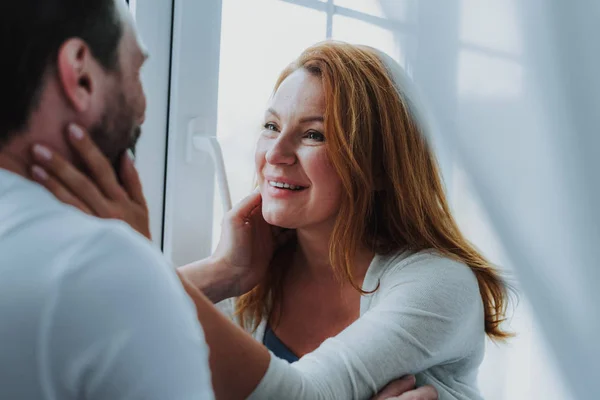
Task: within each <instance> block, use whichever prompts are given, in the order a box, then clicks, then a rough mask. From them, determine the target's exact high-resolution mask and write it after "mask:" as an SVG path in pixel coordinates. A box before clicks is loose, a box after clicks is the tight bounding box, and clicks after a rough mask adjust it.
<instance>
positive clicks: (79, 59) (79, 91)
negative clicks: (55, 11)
mask: <svg viewBox="0 0 600 400" xmlns="http://www.w3.org/2000/svg"><path fill="white" fill-rule="evenodd" d="M93 60H94V57H93V56H92V53H91V51H90V48H89V47H88V45H87V44H86V43H85V42H84V41H83V40H81V39H69V40H67V41H66V42H65V43H63V45H62V46H61V47H60V49H59V50H58V57H57V63H56V67H57V73H58V79H59V81H60V84H61V87H62V89H63V91H64V94H65V96H66V98H67V101H69V103H70V104H71V106H72V107H73V108H74V109H75V110H76V111H77V112H85V111H88V110H89V109H90V107H91V104H92V94H93V91H94V90H95V89H96V88H95V81H94V79H93V78H94V76H93Z"/></svg>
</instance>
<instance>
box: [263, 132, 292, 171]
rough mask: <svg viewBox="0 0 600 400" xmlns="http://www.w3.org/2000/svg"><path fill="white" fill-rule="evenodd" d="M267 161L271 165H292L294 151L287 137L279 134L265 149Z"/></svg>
mask: <svg viewBox="0 0 600 400" xmlns="http://www.w3.org/2000/svg"><path fill="white" fill-rule="evenodd" d="M266 159H267V162H268V163H269V164H271V165H293V164H295V163H296V152H295V148H294V146H293V143H291V142H290V141H289V140H288V138H282V137H281V136H280V137H279V138H278V139H277V140H275V141H274V142H273V144H272V146H271V148H269V149H268V150H267V154H266Z"/></svg>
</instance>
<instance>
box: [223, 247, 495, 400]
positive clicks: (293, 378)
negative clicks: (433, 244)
mask: <svg viewBox="0 0 600 400" xmlns="http://www.w3.org/2000/svg"><path fill="white" fill-rule="evenodd" d="M378 282H381V286H380V287H379V289H378V290H377V291H376V292H375V293H374V294H372V295H366V296H363V298H362V299H361V303H360V318H359V319H358V320H356V321H355V322H354V323H353V324H352V325H350V326H349V327H348V328H346V329H345V330H344V331H342V332H341V333H340V334H338V335H337V336H335V337H332V338H329V339H327V340H325V341H324V342H323V343H322V344H321V346H320V347H319V348H318V349H316V350H315V351H313V352H312V353H310V354H307V355H305V356H304V357H302V358H301V359H300V360H299V361H297V362H295V363H292V364H288V363H287V362H286V361H284V360H281V359H279V358H277V357H275V356H274V355H272V354H271V362H270V364H269V368H268V370H267V373H266V374H265V376H264V377H263V379H262V380H261V382H260V384H259V385H258V387H257V388H256V389H255V390H254V392H253V393H252V395H251V396H250V398H251V399H290V400H293V399H302V400H304V399H307V400H321V399H322V400H337V399H344V400H346V399H369V398H370V397H371V396H372V395H374V394H375V393H376V392H377V391H378V390H380V389H381V388H383V387H384V386H385V385H386V384H387V383H388V382H390V381H392V380H394V379H397V378H399V377H401V376H403V375H406V374H416V377H417V384H418V385H424V384H430V385H433V386H435V387H436V389H437V390H438V392H439V398H440V400H447V399H460V400H463V399H481V398H482V397H481V395H480V394H479V391H478V388H477V370H478V367H479V365H480V363H481V361H482V359H483V356H484V351H485V331H484V316H483V303H482V300H481V295H480V293H479V286H478V284H477V280H476V278H475V275H474V274H473V272H472V271H471V270H470V268H468V267H467V266H466V265H464V264H461V263H458V262H455V261H453V260H450V259H448V258H445V257H441V256H439V255H436V254H435V253H433V252H420V253H416V254H414V253H412V254H411V253H408V252H404V253H400V254H393V255H388V256H380V255H376V256H375V258H374V259H373V261H372V262H371V265H370V266H369V269H368V271H367V274H366V277H365V280H364V284H363V289H365V290H367V291H370V290H373V289H375V287H377V284H378ZM232 306H233V299H230V300H227V301H225V302H224V303H222V304H221V305H220V308H221V309H223V310H224V311H225V312H226V313H228V314H229V315H230V316H231V315H232V311H233V307H232ZM265 325H266V320H263V321H262V322H261V324H260V326H259V329H258V330H257V331H256V332H255V333H254V334H253V335H254V337H255V338H256V339H257V340H259V341H261V342H262V339H263V336H264V331H265Z"/></svg>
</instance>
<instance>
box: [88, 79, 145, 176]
mask: <svg viewBox="0 0 600 400" xmlns="http://www.w3.org/2000/svg"><path fill="white" fill-rule="evenodd" d="M110 100H112V101H110ZM110 100H109V101H107V102H106V104H107V105H106V110H105V112H104V114H103V116H102V118H101V119H100V122H98V123H97V124H96V125H94V126H92V128H91V129H90V137H91V138H92V140H93V141H94V143H96V146H98V148H99V149H100V151H101V152H102V153H103V154H104V155H105V156H106V157H107V158H108V160H109V161H110V163H111V165H112V166H113V169H114V171H115V174H116V175H117V177H119V172H120V170H121V158H122V157H123V154H124V153H125V152H126V151H127V150H131V151H132V152H133V153H134V154H135V147H136V144H137V141H138V139H139V137H140V134H141V127H140V126H139V125H137V124H136V123H135V115H134V112H133V110H132V108H131V107H130V106H129V104H127V101H126V99H125V95H124V93H123V92H122V91H120V92H119V94H118V95H117V96H114V97H113V98H112V99H110Z"/></svg>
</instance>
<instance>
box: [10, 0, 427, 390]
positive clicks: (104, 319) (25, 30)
mask: <svg viewBox="0 0 600 400" xmlns="http://www.w3.org/2000/svg"><path fill="white" fill-rule="evenodd" d="M0 54H2V61H0V63H1V64H0V65H2V70H1V71H0V72H1V74H0V80H1V81H2V91H0V99H1V100H0V254H1V257H2V258H1V260H2V262H1V263H0V341H1V343H2V346H0V398H2V399H5V398H6V399H78V398H86V399H91V400H98V399H101V400H104V399H111V400H119V399H151V400H152V399H212V398H214V394H213V392H212V389H211V381H210V373H209V370H208V351H207V349H206V344H205V341H204V336H203V332H202V330H201V328H200V326H199V324H198V321H197V319H196V315H195V310H194V307H193V304H192V303H191V302H190V300H189V298H188V297H187V296H186V294H185V291H184V290H183V287H182V286H181V282H180V281H179V280H178V278H177V276H176V274H175V273H174V271H173V269H172V268H171V266H170V265H169V264H168V263H167V262H166V261H165V260H164V258H163V257H162V255H161V254H159V253H158V252H157V251H156V250H155V249H154V248H153V247H152V246H151V245H150V243H149V242H148V241H147V240H146V239H145V238H144V237H143V236H142V235H139V234H137V233H135V232H134V231H133V230H132V229H131V228H130V227H129V226H128V225H125V224H123V223H119V222H117V221H115V220H101V219H97V218H94V217H91V216H88V215H86V214H85V213H82V212H80V211H78V210H77V209H76V208H72V207H68V206H66V205H64V204H63V203H61V202H59V201H57V200H56V199H55V198H54V197H53V196H52V194H51V193H50V192H48V191H47V190H46V189H44V188H43V187H42V186H39V185H37V184H35V183H33V182H31V180H30V179H29V178H35V177H37V178H38V180H40V179H39V178H43V176H44V174H46V172H44V170H42V169H40V168H39V167H37V168H36V167H34V168H31V169H30V168H29V167H28V166H29V165H32V164H34V163H33V155H34V154H35V155H36V157H37V158H38V159H39V158H40V157H41V158H52V157H53V154H59V155H60V156H62V157H63V158H65V159H67V160H69V161H71V162H73V163H74V164H75V165H77V166H78V167H79V168H80V169H81V170H82V171H84V172H86V173H90V174H93V172H91V171H87V170H86V167H85V166H84V165H83V163H82V162H81V160H78V159H77V157H75V156H74V154H73V152H72V151H71V149H70V147H69V145H68V143H69V140H67V136H66V135H65V134H64V132H65V131H67V127H68V126H69V127H71V129H70V135H71V136H72V137H73V138H75V139H77V138H78V137H80V135H81V130H80V129H73V128H72V127H73V125H72V123H76V124H78V125H79V126H81V127H83V128H84V129H86V130H87V131H88V132H89V133H90V135H91V137H92V139H93V141H94V142H95V143H96V144H97V146H98V147H99V148H100V149H101V150H102V152H103V153H104V155H105V156H107V157H108V158H109V160H110V161H111V163H112V164H113V166H114V169H115V171H118V172H121V171H122V168H121V165H131V163H130V162H129V164H127V163H128V161H127V159H124V158H123V157H124V155H123V154H124V153H125V152H126V150H127V149H130V148H133V147H134V146H135V141H136V140H137V138H138V136H139V132H140V125H141V124H142V122H143V119H144V113H145V108H146V105H145V97H144V93H143V89H142V85H141V82H140V78H139V70H140V68H141V67H142V64H143V63H144V60H145V58H146V55H145V54H144V51H143V50H142V48H141V46H140V43H139V40H138V38H137V36H136V33H135V28H134V25H133V22H132V20H131V17H130V15H129V13H128V11H127V8H126V6H125V3H124V2H123V1H122V0H117V1H115V0H86V1H83V0H19V1H11V2H2V3H1V4H0ZM34 143H42V145H41V146H40V145H36V146H33V144H34ZM50 149H52V150H53V151H54V152H51V151H50ZM117 175H119V174H118V173H117ZM120 177H121V178H122V179H123V180H127V179H128V176H127V174H122V175H120ZM125 186H127V185H125ZM127 187H131V186H130V185H129V186H127ZM63 194H64V196H65V197H68V193H63ZM129 195H131V196H132V197H136V193H129ZM139 195H140V193H137V196H138V197H141V196H139ZM413 386H414V379H413V380H411V379H410V378H409V379H405V380H403V381H398V382H396V383H394V384H392V385H390V386H389V387H388V388H387V389H386V391H385V392H384V393H381V394H380V395H379V397H378V399H384V398H388V397H391V396H393V395H397V394H401V393H404V392H406V391H407V390H408V389H410V388H411V387H413ZM411 393H413V394H414V395H415V396H419V394H420V393H422V392H407V393H406V396H405V397H402V398H406V399H410V398H413V397H411ZM414 398H417V397H414ZM427 398H429V397H427Z"/></svg>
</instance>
